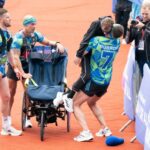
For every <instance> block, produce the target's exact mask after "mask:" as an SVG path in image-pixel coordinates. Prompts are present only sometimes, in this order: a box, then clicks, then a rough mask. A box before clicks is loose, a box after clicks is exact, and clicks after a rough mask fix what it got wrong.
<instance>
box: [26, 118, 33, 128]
mask: <svg viewBox="0 0 150 150" xmlns="http://www.w3.org/2000/svg"><path fill="white" fill-rule="evenodd" d="M25 127H26V128H32V123H31V121H30V120H29V119H26V122H25Z"/></svg>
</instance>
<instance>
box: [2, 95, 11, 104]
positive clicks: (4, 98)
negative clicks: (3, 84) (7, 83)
mask: <svg viewBox="0 0 150 150" xmlns="http://www.w3.org/2000/svg"><path fill="white" fill-rule="evenodd" d="M2 101H3V103H5V104H6V103H9V101H10V94H9V93H6V94H4V95H3V96H2Z"/></svg>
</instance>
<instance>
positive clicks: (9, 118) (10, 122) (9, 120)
mask: <svg viewBox="0 0 150 150" xmlns="http://www.w3.org/2000/svg"><path fill="white" fill-rule="evenodd" d="M8 122H9V125H10V126H11V124H12V119H11V116H8Z"/></svg>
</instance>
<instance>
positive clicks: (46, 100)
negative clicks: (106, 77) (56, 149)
mask: <svg viewBox="0 0 150 150" xmlns="http://www.w3.org/2000/svg"><path fill="white" fill-rule="evenodd" d="M28 61H29V62H28V63H29V72H30V73H31V74H32V79H31V80H29V83H28V86H27V88H26V90H25V92H24V95H23V101H22V119H21V120H22V130H23V131H24V130H25V129H26V128H25V123H26V118H31V117H36V121H37V122H38V126H39V127H40V139H41V141H43V140H44V129H45V127H46V126H47V124H49V123H55V124H56V126H57V119H58V118H60V119H62V120H65V119H66V121H67V132H69V131H70V113H69V112H67V111H66V110H65V108H64V105H63V104H59V106H58V107H57V108H56V107H55V106H54V105H53V100H54V99H55V97H56V95H57V92H65V91H66V90H67V84H66V83H65V79H66V68H67V62H68V55H67V50H66V51H65V53H63V54H60V53H58V52H57V50H56V48H54V47H48V46H35V47H34V49H33V51H32V52H31V53H30V55H29V59H28Z"/></svg>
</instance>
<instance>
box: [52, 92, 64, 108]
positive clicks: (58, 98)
mask: <svg viewBox="0 0 150 150" xmlns="http://www.w3.org/2000/svg"><path fill="white" fill-rule="evenodd" d="M62 97H63V92H57V95H56V98H55V99H54V100H53V104H54V106H56V107H58V106H59V104H62V103H63V100H62Z"/></svg>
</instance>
